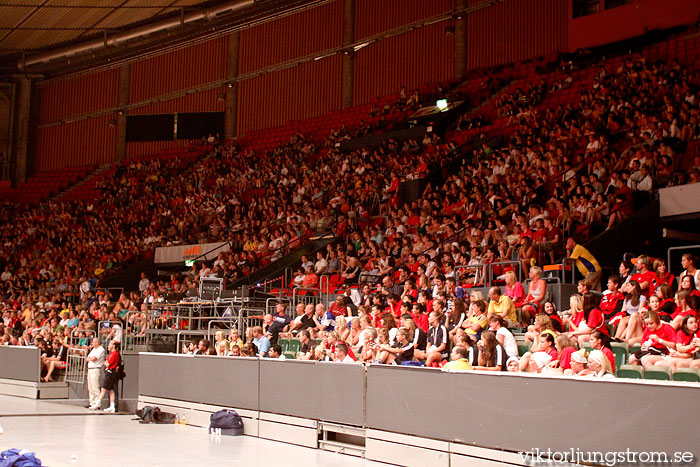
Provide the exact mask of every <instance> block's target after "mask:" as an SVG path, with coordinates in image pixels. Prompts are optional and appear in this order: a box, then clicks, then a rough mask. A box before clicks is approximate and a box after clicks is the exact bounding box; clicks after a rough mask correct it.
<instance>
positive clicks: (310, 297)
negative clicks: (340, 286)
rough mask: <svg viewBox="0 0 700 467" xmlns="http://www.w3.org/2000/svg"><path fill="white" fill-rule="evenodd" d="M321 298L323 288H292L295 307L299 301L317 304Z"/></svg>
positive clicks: (293, 305) (306, 303)
mask: <svg viewBox="0 0 700 467" xmlns="http://www.w3.org/2000/svg"><path fill="white" fill-rule="evenodd" d="M300 292H306V293H300ZM321 298H322V297H321V289H317V288H311V287H294V289H292V307H293V308H294V307H296V306H297V304H298V303H303V304H304V305H308V304H309V303H313V304H314V305H315V304H316V303H317V302H318V301H319V300H321Z"/></svg>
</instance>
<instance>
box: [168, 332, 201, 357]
mask: <svg viewBox="0 0 700 467" xmlns="http://www.w3.org/2000/svg"><path fill="white" fill-rule="evenodd" d="M185 337H203V338H207V333H206V332H205V331H189V330H184V331H178V333H177V339H176V340H175V353H186V352H183V348H182V344H183V343H184V342H185Z"/></svg>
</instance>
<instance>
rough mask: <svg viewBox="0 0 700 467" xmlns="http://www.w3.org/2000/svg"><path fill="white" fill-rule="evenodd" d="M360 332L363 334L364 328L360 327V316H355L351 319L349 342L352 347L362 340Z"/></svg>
mask: <svg viewBox="0 0 700 467" xmlns="http://www.w3.org/2000/svg"><path fill="white" fill-rule="evenodd" d="M360 334H362V329H361V328H360V318H357V317H356V318H353V319H351V320H350V333H349V334H348V337H347V339H346V340H345V342H347V343H348V344H349V345H350V346H351V347H355V346H356V345H357V343H358V342H359V341H360Z"/></svg>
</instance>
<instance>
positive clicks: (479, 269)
mask: <svg viewBox="0 0 700 467" xmlns="http://www.w3.org/2000/svg"><path fill="white" fill-rule="evenodd" d="M487 267H488V265H487V264H482V263H479V264H466V265H462V266H457V267H455V278H456V279H457V281H459V282H460V283H461V284H464V282H465V280H464V279H462V278H461V277H462V275H461V274H460V273H459V272H460V271H461V270H466V269H476V272H475V273H474V285H476V284H482V283H483V285H484V286H485V287H486V286H488V282H487V281H486V279H488V272H484V269H485V268H487ZM484 276H486V277H484Z"/></svg>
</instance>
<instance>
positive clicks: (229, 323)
mask: <svg viewBox="0 0 700 467" xmlns="http://www.w3.org/2000/svg"><path fill="white" fill-rule="evenodd" d="M212 324H223V325H224V326H223V327H216V328H212ZM242 324H243V320H242V319H241V316H238V317H236V318H235V319H213V320H211V321H209V323H207V339H209V340H210V341H211V342H214V341H213V336H214V334H216V331H227V332H226V335H228V333H229V332H230V331H231V329H236V330H237V331H238V334H239V335H243V329H242V327H243V326H242Z"/></svg>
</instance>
